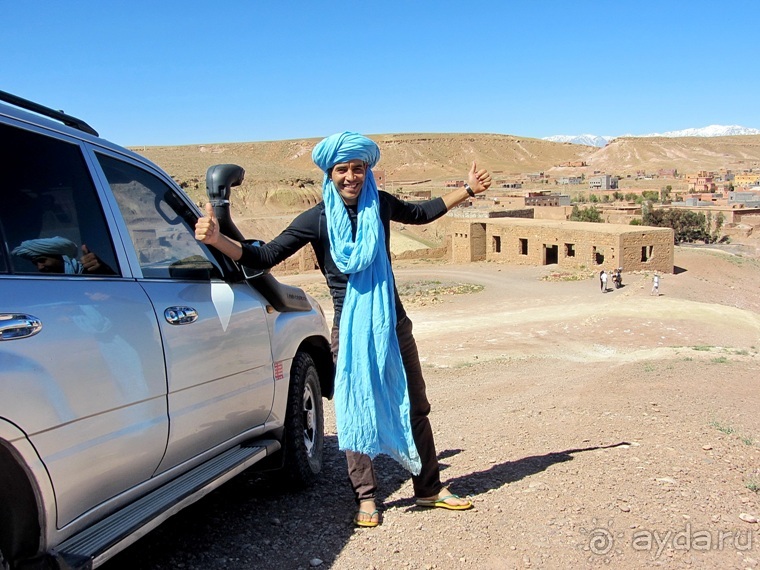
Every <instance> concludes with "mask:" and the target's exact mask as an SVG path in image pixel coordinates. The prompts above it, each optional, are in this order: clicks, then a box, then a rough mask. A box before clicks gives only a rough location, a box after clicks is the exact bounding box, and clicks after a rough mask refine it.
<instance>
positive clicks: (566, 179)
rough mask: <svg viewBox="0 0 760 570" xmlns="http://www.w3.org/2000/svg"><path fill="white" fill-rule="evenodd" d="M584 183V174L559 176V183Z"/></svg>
mask: <svg viewBox="0 0 760 570" xmlns="http://www.w3.org/2000/svg"><path fill="white" fill-rule="evenodd" d="M582 183H583V177H582V176H560V177H559V178H557V184H562V185H570V184H572V185H576V184H582Z"/></svg>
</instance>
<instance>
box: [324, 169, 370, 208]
mask: <svg viewBox="0 0 760 570" xmlns="http://www.w3.org/2000/svg"><path fill="white" fill-rule="evenodd" d="M366 174H367V165H366V164H365V163H364V161H362V160H359V159H354V160H349V161H348V162H339V163H338V164H336V165H335V166H333V167H332V173H331V175H330V178H331V179H332V181H333V184H334V185H335V189H336V190H337V191H338V194H340V197H341V198H343V202H344V203H346V204H347V205H349V206H355V205H356V203H357V202H358V201H359V194H360V193H361V191H362V186H363V185H364V177H365V176H366Z"/></svg>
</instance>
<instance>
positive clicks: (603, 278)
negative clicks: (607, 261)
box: [599, 269, 607, 293]
mask: <svg viewBox="0 0 760 570" xmlns="http://www.w3.org/2000/svg"><path fill="white" fill-rule="evenodd" d="M599 280H600V281H601V282H602V283H601V285H602V293H606V292H607V272H606V271H605V270H604V269H602V272H601V273H600V274H599Z"/></svg>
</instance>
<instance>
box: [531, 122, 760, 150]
mask: <svg viewBox="0 0 760 570" xmlns="http://www.w3.org/2000/svg"><path fill="white" fill-rule="evenodd" d="M735 135H760V129H752V128H749V127H741V126H739V125H710V126H708V127H702V128H699V129H684V130H682V131H668V132H665V133H650V134H647V135H632V134H626V135H619V136H624V137H729V136H735ZM616 138H617V137H611V136H599V135H554V136H551V137H544V139H543V140H545V141H552V142H569V143H573V144H585V145H589V146H599V147H602V146H605V145H606V144H607V143H609V142H610V141H612V140H614V139H616Z"/></svg>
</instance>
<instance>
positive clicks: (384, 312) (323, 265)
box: [195, 132, 491, 527]
mask: <svg viewBox="0 0 760 570" xmlns="http://www.w3.org/2000/svg"><path fill="white" fill-rule="evenodd" d="M312 158H313V160H314V162H315V163H316V164H317V166H319V168H320V169H321V170H322V171H323V172H324V179H323V186H322V196H323V201H322V202H320V203H319V204H317V205H316V206H314V207H313V208H311V209H309V210H307V211H306V212H303V213H302V214H300V215H299V216H298V217H296V219H295V220H293V222H292V223H291V224H290V226H288V228H286V229H285V230H284V231H283V232H282V233H281V234H280V235H279V236H277V237H276V238H274V239H273V240H272V241H271V242H269V243H267V244H265V245H263V246H262V247H252V246H249V245H247V244H241V243H239V242H237V241H235V240H232V239H230V238H228V237H226V236H224V235H222V234H220V232H219V226H218V224H217V222H216V219H215V217H214V214H213V208H212V207H211V206H210V205H206V213H207V215H206V217H203V218H201V219H200V220H198V223H197V225H196V230H195V235H196V238H197V239H198V240H200V241H202V242H204V243H207V244H209V245H212V246H214V247H216V248H217V249H219V250H220V251H221V252H222V253H224V254H225V255H227V256H229V257H231V258H232V259H234V260H236V261H240V262H241V263H242V264H243V265H245V266H248V267H253V268H261V269H264V268H269V267H272V266H274V265H276V264H277V263H280V262H281V261H283V260H284V259H286V258H287V257H289V256H291V255H293V254H294V253H295V252H296V251H298V250H299V249H301V247H303V246H304V245H306V244H307V243H311V244H312V247H313V248H314V252H315V254H316V257H317V262H318V264H319V267H320V269H321V271H322V273H323V274H324V276H325V278H326V280H327V285H328V286H329V288H330V293H331V296H332V299H333V305H334V307H335V316H334V320H333V330H332V349H333V356H334V358H335V360H336V379H335V414H336V423H337V427H338V443H339V446H340V448H341V449H342V450H345V452H346V458H347V460H348V474H349V479H350V480H351V484H352V487H353V490H354V495H355V497H356V501H357V504H358V512H357V513H356V516H355V517H354V522H355V524H357V525H358V526H366V527H374V526H377V525H378V524H380V514H379V512H378V510H377V504H376V503H375V492H376V490H377V481H376V478H375V473H374V469H373V467H372V459H371V458H372V457H374V456H375V455H377V454H379V453H385V454H388V455H390V456H392V457H393V458H394V459H396V460H397V461H398V462H399V463H400V464H401V465H402V466H404V468H406V469H407V470H408V471H410V472H411V473H412V483H413V487H414V493H415V497H416V504H417V505H418V506H422V507H440V508H446V509H451V510H464V509H469V508H471V507H472V503H471V502H470V501H469V500H466V499H461V498H459V497H458V496H456V495H454V494H452V493H450V492H449V491H448V490H447V489H446V488H445V487H443V486H442V484H441V481H440V470H439V465H438V458H437V454H436V450H435V442H434V441H433V432H432V428H431V426H430V422H429V420H428V414H429V413H430V404H429V403H428V400H427V396H426V391H425V381H424V378H423V376H422V367H421V365H420V361H419V356H418V353H417V345H416V342H415V340H414V337H413V336H412V322H411V320H410V319H409V318H408V317H407V315H406V311H405V310H404V307H403V305H402V304H401V300H400V298H399V296H398V291H397V290H396V287H395V280H394V277H393V273H392V269H391V263H390V222H391V221H396V222H401V223H404V224H425V223H428V222H432V221H433V220H435V219H437V218H439V217H441V216H443V215H444V214H445V213H446V212H447V211H448V210H449V209H450V208H452V207H453V206H455V205H456V204H458V203H460V202H462V201H464V200H465V199H466V198H468V196H475V195H476V194H479V193H481V192H485V190H487V189H488V188H489V187H490V186H491V176H490V174H489V173H488V171H486V170H483V169H481V170H478V169H477V165H476V163H475V162H473V163H472V167H471V168H470V171H469V173H468V175H467V178H468V183H467V184H465V185H464V187H462V188H457V189H456V190H453V191H451V192H449V193H447V194H446V195H445V196H443V197H441V198H435V199H433V200H429V201H426V202H420V203H409V202H404V201H402V200H399V199H398V198H396V197H394V196H392V195H390V194H387V193H385V192H379V191H378V189H377V186H376V184H375V179H374V176H373V174H372V170H371V168H373V167H374V166H375V164H377V162H378V161H379V159H380V150H379V148H378V146H377V144H375V143H374V142H373V141H371V140H370V139H368V138H366V137H364V136H362V135H360V134H358V133H352V132H343V133H338V134H335V135H332V136H330V137H327V138H326V139H324V140H322V141H321V142H320V143H319V144H318V145H317V146H316V147H315V148H314V151H313V153H312Z"/></svg>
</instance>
